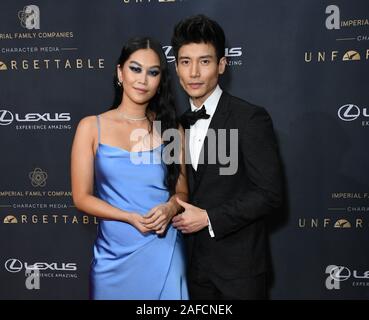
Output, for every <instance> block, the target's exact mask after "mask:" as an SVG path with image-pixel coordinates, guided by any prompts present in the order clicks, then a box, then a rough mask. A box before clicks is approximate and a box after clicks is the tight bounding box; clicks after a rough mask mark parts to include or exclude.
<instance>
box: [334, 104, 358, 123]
mask: <svg viewBox="0 0 369 320" xmlns="http://www.w3.org/2000/svg"><path fill="white" fill-rule="evenodd" d="M360 113H361V112H360V109H359V107H358V106H356V105H354V104H345V105H343V106H342V107H341V108H339V109H338V117H339V118H340V119H341V120H343V121H354V120H356V119H357V118H359V116H360Z"/></svg>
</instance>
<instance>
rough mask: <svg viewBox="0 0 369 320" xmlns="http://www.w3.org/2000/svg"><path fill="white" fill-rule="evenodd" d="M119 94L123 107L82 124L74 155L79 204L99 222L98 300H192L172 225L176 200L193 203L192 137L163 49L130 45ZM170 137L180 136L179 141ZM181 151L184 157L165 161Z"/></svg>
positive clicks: (93, 278) (93, 279)
mask: <svg viewBox="0 0 369 320" xmlns="http://www.w3.org/2000/svg"><path fill="white" fill-rule="evenodd" d="M116 89H117V94H116V99H115V107H113V108H112V109H111V110H109V111H107V112H105V113H102V114H100V115H98V116H88V117H85V118H84V119H82V120H81V121H80V123H79V125H78V128H77V131H76V134H75V138H74V142H73V147H72V156H71V160H72V162H71V171H72V194H73V201H74V203H75V205H76V207H77V208H78V209H79V210H81V211H83V212H86V213H88V214H91V215H94V216H97V217H99V225H98V232H97V238H96V241H95V243H94V248H93V260H92V263H91V272H90V297H91V298H92V299H137V300H159V299H166V300H169V299H170V300H172V299H176V300H181V299H188V291H187V282H186V271H185V256H184V248H183V239H182V235H181V233H179V232H177V230H176V229H175V228H173V226H172V225H171V220H172V218H173V217H174V216H175V215H176V214H177V213H179V212H180V210H181V207H180V206H179V205H178V204H177V202H176V197H177V198H179V199H181V200H184V201H187V199H188V190H187V181H186V173H185V166H184V151H183V146H184V143H183V139H184V133H183V129H182V128H181V127H180V126H179V124H178V122H177V116H176V111H175V106H174V104H173V99H172V96H171V91H170V81H169V74H168V67H167V62H166V58H165V55H164V53H163V51H162V48H161V46H160V44H159V43H157V42H156V41H154V40H153V39H151V38H133V39H131V40H129V41H128V42H127V44H126V45H125V46H124V47H123V49H122V53H121V56H120V58H119V63H118V65H117V81H116ZM167 129H176V130H177V131H176V130H174V132H177V133H178V135H177V136H176V135H173V139H172V140H171V141H165V139H164V137H163V134H164V132H165V131H166V130H167ZM173 143H174V145H176V146H177V147H178V145H179V148H174V149H171V150H172V151H173V150H179V152H177V153H178V154H177V156H176V152H174V157H172V158H171V159H172V161H171V162H170V161H164V159H169V158H170V155H172V156H173V153H170V154H169V153H168V152H169V151H168V150H170V149H169V147H170V145H171V144H173ZM176 143H177V144H176Z"/></svg>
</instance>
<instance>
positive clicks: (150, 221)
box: [132, 203, 175, 235]
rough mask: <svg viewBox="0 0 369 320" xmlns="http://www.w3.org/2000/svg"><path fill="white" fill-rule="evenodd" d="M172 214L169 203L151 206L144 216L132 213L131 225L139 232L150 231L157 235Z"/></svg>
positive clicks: (160, 233)
mask: <svg viewBox="0 0 369 320" xmlns="http://www.w3.org/2000/svg"><path fill="white" fill-rule="evenodd" d="M174 214H175V212H174V210H173V208H172V207H171V206H170V205H169V204H167V203H166V204H160V205H157V206H155V207H154V208H152V209H151V210H150V211H149V212H148V213H147V214H145V215H144V216H141V215H140V214H138V213H132V225H133V226H134V227H136V229H138V230H139V231H140V232H141V233H147V232H150V231H152V232H155V233H156V234H158V235H162V234H164V232H165V230H166V229H167V226H168V224H169V223H170V221H171V220H172V218H173V216H174Z"/></svg>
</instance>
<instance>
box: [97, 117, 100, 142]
mask: <svg viewBox="0 0 369 320" xmlns="http://www.w3.org/2000/svg"><path fill="white" fill-rule="evenodd" d="M96 120H97V141H98V143H100V116H99V115H97V116H96Z"/></svg>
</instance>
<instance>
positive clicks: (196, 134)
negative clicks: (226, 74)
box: [189, 85, 223, 238]
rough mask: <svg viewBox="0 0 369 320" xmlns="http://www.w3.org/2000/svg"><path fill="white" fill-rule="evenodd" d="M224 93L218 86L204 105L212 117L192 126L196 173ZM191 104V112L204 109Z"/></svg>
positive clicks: (190, 146) (191, 135) (192, 150)
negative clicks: (212, 120)
mask: <svg viewBox="0 0 369 320" xmlns="http://www.w3.org/2000/svg"><path fill="white" fill-rule="evenodd" d="M222 92H223V91H222V89H221V88H220V87H219V85H217V86H216V88H215V90H214V91H213V93H212V94H211V95H210V96H209V97H208V98H207V99H206V100H205V102H204V104H203V105H204V106H205V109H206V113H207V114H208V115H210V117H209V118H208V119H199V120H197V121H196V123H194V124H193V125H192V126H190V144H189V149H190V157H191V164H192V167H193V168H194V170H196V171H197V167H198V163H199V157H200V152H201V149H202V146H203V144H204V140H205V137H206V133H207V131H208V128H209V125H210V121H211V119H212V118H213V115H214V113H215V110H216V108H217V105H218V103H219V99H220V97H221V95H222ZM190 104H191V111H196V110H200V109H201V108H202V106H200V107H196V106H195V105H194V104H193V102H192V100H191V99H190ZM208 222H209V225H208V229H209V234H210V236H211V237H212V238H213V237H215V234H214V231H213V229H212V227H211V223H210V220H208Z"/></svg>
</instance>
